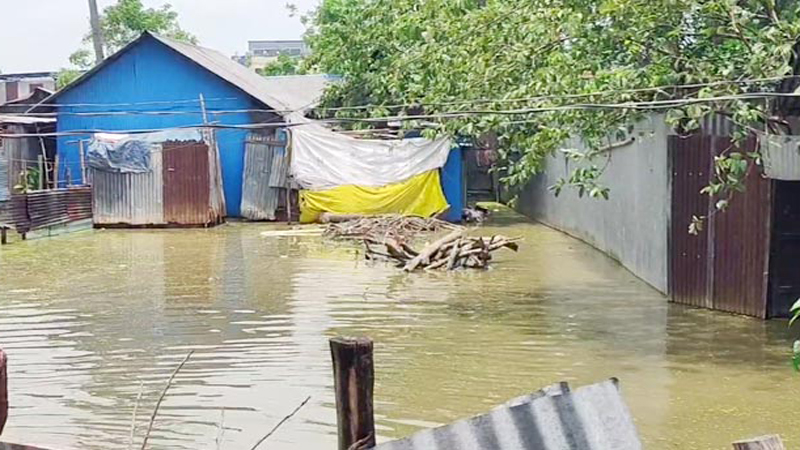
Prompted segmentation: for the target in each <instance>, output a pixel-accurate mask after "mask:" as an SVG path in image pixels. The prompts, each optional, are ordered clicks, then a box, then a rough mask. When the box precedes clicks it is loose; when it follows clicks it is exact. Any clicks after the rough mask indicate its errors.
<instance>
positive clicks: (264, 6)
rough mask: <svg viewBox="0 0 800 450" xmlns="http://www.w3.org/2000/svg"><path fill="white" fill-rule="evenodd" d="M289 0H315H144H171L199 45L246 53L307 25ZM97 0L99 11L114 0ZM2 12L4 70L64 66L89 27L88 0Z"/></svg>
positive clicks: (307, 2)
mask: <svg viewBox="0 0 800 450" xmlns="http://www.w3.org/2000/svg"><path fill="white" fill-rule="evenodd" d="M287 2H288V3H292V4H294V5H297V7H298V9H299V11H300V12H305V11H307V10H309V9H311V8H313V7H314V6H316V4H317V3H318V2H319V0H288V1H287V0H143V3H144V4H145V6H147V7H158V6H161V5H163V4H164V3H170V4H171V5H172V6H173V9H174V10H175V11H177V12H178V20H179V22H180V24H181V27H182V28H183V29H185V30H187V31H189V32H190V33H192V34H194V35H195V36H197V37H198V39H199V40H200V45H202V46H204V47H209V48H213V49H215V50H219V51H221V52H222V53H225V54H227V55H233V54H234V53H239V54H242V53H244V52H245V51H246V50H247V41H248V40H256V39H298V38H300V36H301V35H302V34H303V31H304V30H305V29H304V27H303V25H302V24H301V23H300V19H299V17H290V16H289V11H288V10H287V9H286V3H287ZM97 3H98V6H99V8H100V9H101V10H102V8H104V7H105V6H108V5H110V4H113V3H115V1H114V0H97ZM0 11H2V14H0V15H1V16H2V17H0V72H2V73H17V72H45V71H57V70H58V69H60V68H62V67H67V65H68V64H69V61H68V58H69V55H70V54H71V53H72V52H74V51H75V50H76V49H78V48H79V47H80V46H81V39H82V38H83V36H84V35H85V34H86V33H87V32H88V29H89V3H88V1H87V0H0Z"/></svg>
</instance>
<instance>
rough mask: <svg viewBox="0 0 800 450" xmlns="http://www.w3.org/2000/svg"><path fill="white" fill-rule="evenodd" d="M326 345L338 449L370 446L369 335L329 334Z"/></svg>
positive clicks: (371, 375) (371, 370)
mask: <svg viewBox="0 0 800 450" xmlns="http://www.w3.org/2000/svg"><path fill="white" fill-rule="evenodd" d="M330 346H331V358H332V359H333V380H334V390H335V393H336V419H337V424H338V434H339V450H353V449H360V448H372V447H374V446H375V418H374V417H373V407H372V391H373V386H374V383H375V372H374V367H373V358H372V339H369V338H333V339H331V340H330Z"/></svg>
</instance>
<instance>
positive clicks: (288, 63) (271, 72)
mask: <svg viewBox="0 0 800 450" xmlns="http://www.w3.org/2000/svg"><path fill="white" fill-rule="evenodd" d="M303 61H304V60H303V58H299V57H293V56H289V55H283V54H282V55H278V58H277V59H275V61H272V62H270V63H268V64H267V65H266V66H264V67H263V68H261V69H257V70H256V72H258V73H259V74H260V75H263V76H265V77H272V76H276V75H303V74H305V73H306V69H305V67H304V66H303Z"/></svg>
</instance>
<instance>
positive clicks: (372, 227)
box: [320, 213, 463, 242]
mask: <svg viewBox="0 0 800 450" xmlns="http://www.w3.org/2000/svg"><path fill="white" fill-rule="evenodd" d="M320 220H321V221H322V222H323V223H326V224H327V225H326V227H325V233H324V234H325V236H327V237H329V238H332V239H350V240H359V241H361V240H365V239H368V240H370V241H377V242H383V241H384V240H387V239H395V240H400V241H409V240H411V239H414V238H416V237H419V236H420V235H421V234H424V233H437V232H440V231H453V230H463V227H460V226H458V225H454V224H452V223H450V222H445V221H444V220H440V219H436V218H423V217H414V216H403V215H399V214H388V215H380V216H361V215H350V214H330V213H325V214H323V215H322V216H321V217H320Z"/></svg>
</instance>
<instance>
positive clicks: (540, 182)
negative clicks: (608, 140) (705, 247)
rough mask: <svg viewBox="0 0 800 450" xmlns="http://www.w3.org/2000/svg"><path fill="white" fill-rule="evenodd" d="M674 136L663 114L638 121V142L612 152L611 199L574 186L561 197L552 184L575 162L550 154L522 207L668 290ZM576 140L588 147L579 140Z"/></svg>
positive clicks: (603, 160)
mask: <svg viewBox="0 0 800 450" xmlns="http://www.w3.org/2000/svg"><path fill="white" fill-rule="evenodd" d="M668 134H669V127H668V126H667V125H666V123H665V122H664V118H663V116H660V115H658V116H652V117H651V118H649V119H647V120H644V121H642V122H641V123H639V124H637V125H636V127H635V130H634V133H633V137H634V138H635V140H634V142H633V143H632V144H630V145H626V146H623V147H619V148H616V149H614V150H612V151H611V152H609V153H608V158H609V159H608V166H607V168H606V170H605V173H604V175H603V177H602V183H603V184H604V185H605V186H608V187H609V188H610V189H611V192H610V198H609V200H602V199H601V200H596V199H592V198H579V197H578V195H577V191H575V190H573V189H570V188H565V189H564V191H563V192H562V193H561V195H560V196H558V197H556V196H555V195H554V194H553V192H552V191H551V190H550V189H548V188H549V187H550V186H552V185H554V184H555V183H556V182H557V181H558V180H559V179H560V178H565V177H569V175H570V173H571V171H572V169H574V163H568V162H567V161H566V159H565V158H564V156H563V155H557V156H553V157H550V158H548V160H547V163H546V170H545V171H544V173H542V174H540V175H538V176H537V177H535V179H534V180H533V181H532V182H531V183H530V184H529V185H528V186H527V187H526V188H525V189H524V190H523V192H522V194H521V195H520V198H519V203H518V209H519V210H520V211H521V212H523V213H524V214H526V215H528V216H529V217H531V218H533V219H535V220H538V221H540V222H542V223H545V224H547V225H549V226H551V227H553V228H556V229H558V230H561V231H564V232H566V233H568V234H570V235H573V236H575V237H577V238H579V239H581V240H583V241H586V242H587V243H589V244H591V245H593V246H595V247H596V248H598V249H599V250H602V251H603V252H605V253H607V254H608V255H609V256H610V257H612V258H614V259H616V260H618V261H619V262H620V263H621V264H622V265H623V266H625V267H626V268H627V269H628V270H630V271H631V272H632V273H633V274H634V275H636V276H638V277H639V278H641V279H643V280H644V281H646V282H647V283H649V284H650V285H652V286H653V287H654V288H656V289H658V290H659V291H661V292H663V293H666V292H667V290H668V286H669V281H668V270H669V269H668V265H669V262H668V261H669V246H668V236H669V223H670V201H671V200H670V199H671V196H670V179H671V178H670V172H669V163H668V161H669V159H668V152H667V135H668ZM571 144H573V145H574V147H572V148H577V149H579V150H581V149H582V148H581V145H580V143H579V142H574V143H571ZM575 144H577V145H575ZM595 164H597V165H599V166H603V165H605V164H606V158H605V157H601V158H598V160H597V161H596V162H595Z"/></svg>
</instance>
